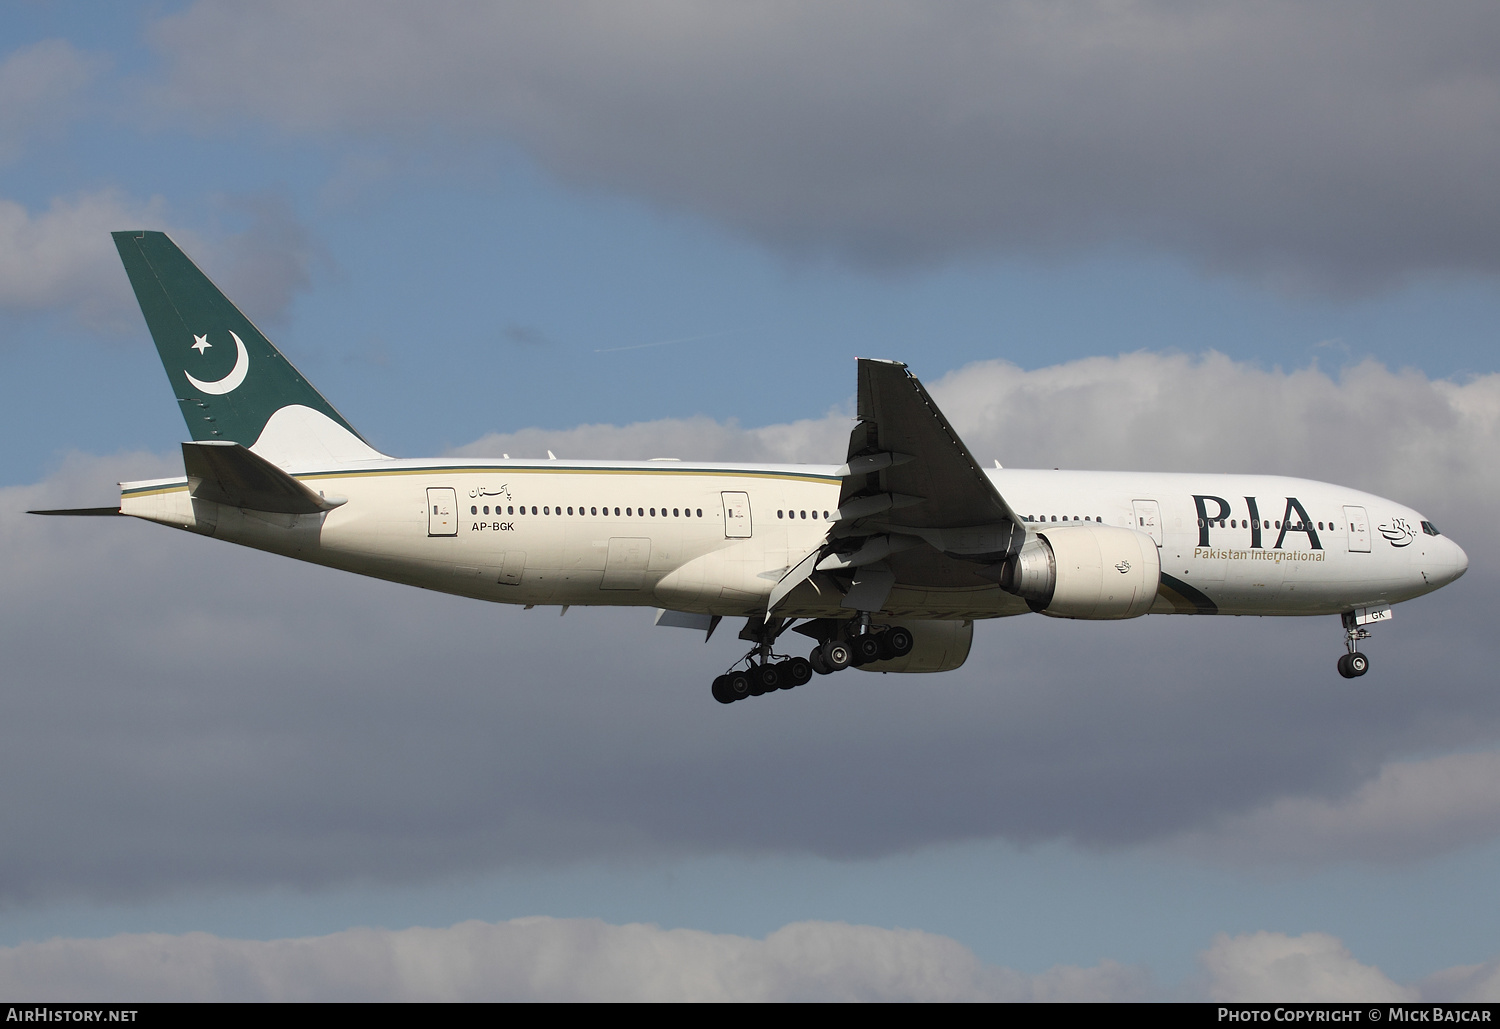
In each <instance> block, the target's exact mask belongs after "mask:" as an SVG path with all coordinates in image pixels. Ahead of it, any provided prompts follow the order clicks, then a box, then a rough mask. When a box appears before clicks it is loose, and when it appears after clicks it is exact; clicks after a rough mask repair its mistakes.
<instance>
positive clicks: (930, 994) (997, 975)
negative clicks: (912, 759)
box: [0, 918, 1150, 1001]
mask: <svg viewBox="0 0 1500 1029" xmlns="http://www.w3.org/2000/svg"><path fill="white" fill-rule="evenodd" d="M1149 988H1150V978H1149V976H1148V975H1147V974H1146V973H1145V972H1144V971H1143V970H1141V969H1138V968H1129V967H1126V966H1123V965H1120V964H1117V963H1115V962H1112V961H1104V962H1101V963H1100V964H1099V965H1097V966H1095V967H1093V968H1074V967H1067V966H1059V967H1057V968H1053V969H1050V970H1048V971H1046V972H1042V973H1040V974H1036V975H1026V974H1023V973H1020V972H1015V971H1012V970H1010V969H1006V968H999V967H995V966H991V965H985V964H983V963H982V962H981V961H980V960H979V959H978V958H976V957H975V956H974V954H973V953H972V952H971V951H969V950H968V949H967V948H966V947H964V946H962V945H961V944H959V943H957V942H955V941H954V940H951V939H948V938H947V937H943V936H936V935H933V934H931V933H925V932H919V931H916V930H909V929H881V928H875V927H872V926H856V925H845V924H843V923H837V922H797V923H793V924H791V925H788V926H785V927H783V928H781V929H778V930H777V931H776V932H774V933H772V934H771V935H769V936H768V937H766V939H764V940H755V939H749V938H746V937H742V936H729V935H722V934H714V933H706V932H699V931H696V930H691V929H662V928H660V927H658V926H654V925H618V926H617V925H609V924H606V923H604V922H601V921H598V920H597V919H558V918H521V919H515V920H513V921H510V922H500V923H498V924H490V923H485V922H472V921H471V922H463V923H461V924H459V925H455V926H452V927H451V928H447V929H422V928H414V929H402V930H396V931H391V930H385V929H350V930H347V931H344V932H339V933H334V934H332V935H329V936H321V937H316V938H310V939H294V940H271V941H267V942H259V941H253V940H234V939H224V938H221V937H216V936H212V935H209V934H207V933H189V934H186V935H182V936H169V935H165V934H145V935H122V936H115V937H112V938H110V939H104V940H67V939H59V940H49V941H47V942H44V943H28V944H23V945H21V946H18V947H10V948H3V949H0V992H3V993H6V994H9V995H11V996H21V995H25V996H27V997H30V998H35V999H41V1000H104V999H107V1000H111V1001H168V1000H173V1001H330V1000H359V1001H517V1000H539V1001H798V1000H801V1001H809V1000H822V1001H962V1000H968V1001H993V1000H1085V1001H1120V1000H1140V999H1143V998H1144V996H1145V995H1146V993H1147V991H1148V989H1149Z"/></svg>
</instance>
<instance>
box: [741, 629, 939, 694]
mask: <svg viewBox="0 0 1500 1029" xmlns="http://www.w3.org/2000/svg"><path fill="white" fill-rule="evenodd" d="M790 625H791V620H790V619H773V620H772V621H771V622H767V623H758V621H757V619H754V618H752V619H750V620H749V621H748V622H747V623H746V625H745V629H744V631H743V632H741V633H740V638H741V639H747V640H751V641H753V642H754V643H755V646H754V647H753V648H752V649H751V650H750V652H749V653H748V654H746V655H745V656H744V657H742V658H740V661H743V662H745V665H746V667H745V668H743V669H740V670H734V669H731V670H730V671H728V672H725V673H724V674H723V675H721V676H719V677H718V678H717V679H715V680H714V684H713V695H714V699H715V700H717V701H718V702H719V703H721V704H733V703H734V702H735V701H736V700H743V699H744V698H746V697H758V696H760V695H761V694H763V693H771V692H774V691H776V690H789V689H792V688H794V687H797V686H801V685H803V684H805V683H806V682H808V681H809V680H810V679H812V677H813V673H814V672H817V673H818V674H819V675H832V674H833V673H834V672H841V671H843V670H844V669H845V668H848V667H849V666H850V665H865V664H869V663H870V662H872V661H889V660H891V659H893V658H898V657H905V656H906V655H907V654H910V653H911V648H912V646H913V644H914V643H915V642H916V641H915V640H914V639H913V637H912V634H911V632H910V631H909V630H907V629H905V628H903V627H901V626H899V625H893V626H889V627H881V626H872V625H871V624H870V620H869V616H868V615H863V616H861V617H860V618H858V619H852V620H850V621H848V622H836V621H834V620H832V619H820V620H819V621H818V622H815V623H811V624H810V625H807V626H803V627H801V628H799V629H798V631H799V632H807V633H808V634H809V635H814V638H816V639H818V640H819V641H820V642H819V643H818V645H817V646H816V647H814V648H813V650H812V653H811V654H809V655H808V656H807V657H805V658H803V657H790V658H782V659H780V660H778V659H776V656H775V654H774V653H773V652H772V647H773V646H774V644H775V642H776V637H778V636H780V635H781V634H782V633H783V632H785V631H786V629H787V628H788V626H790ZM809 630H812V631H811V632H809ZM735 664H736V665H737V664H739V661H736V662H735Z"/></svg>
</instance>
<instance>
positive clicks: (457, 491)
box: [31, 230, 1468, 704]
mask: <svg viewBox="0 0 1500 1029" xmlns="http://www.w3.org/2000/svg"><path fill="white" fill-rule="evenodd" d="M113 238H114V241H115V245H116V248H117V249H118V250H119V253H120V258H121V260H122V261H123V263H124V266H125V271H126V274H127V276H128V277H129V279H130V284H131V286H132V287H133V289H134V291H135V295H136V299H137V300H138V301H139V303H140V307H141V312H142V314H143V315H144V317H145V320H146V326H147V328H148V329H149V331H150V333H151V337H152V339H153V340H154V341H155V343H156V348H157V351H158V353H159V355H160V357H161V360H162V363H163V365H164V367H165V368H166V372H167V378H168V380H170V382H171V385H172V390H173V393H174V395H175V396H176V398H177V402H178V404H179V406H180V407H181V410H182V414H183V417H184V419H185V420H186V421H187V425H188V430H189V434H190V435H191V436H192V441H191V442H186V443H183V444H182V457H183V470H184V474H183V475H180V476H177V477H174V478H167V479H153V480H149V481H141V482H124V483H121V484H120V502H119V505H118V506H117V507H106V508H83V509H68V510H47V511H35V512H31V513H34V514H46V515H124V516H130V517H134V518H140V519H144V520H146V521H151V522H157V523H160V524H162V525H168V526H172V527H173V528H177V529H184V530H187V531H189V532H196V533H200V534H203V535H207V536H213V537H215V538H217V539H221V540H227V541H229V542H231V543H238V544H240V545H242V546H248V547H254V548H256V549H258V550H266V551H270V552H271V553H275V554H282V555H284V556H286V557H292V558H296V559H298V560H301V561H310V562H313V563H316V564H321V565H326V566H329V567H332V568H340V569H343V570H345V571H350V572H355V573H357V574H361V575H369V576H375V577H377V578H381V579H388V580H391V581H393V582H400V583H406V584H409V585H413V586H419V587H422V588H424V589H430V590H437V591H440V592H443V593H452V594H457V595H460V596H465V597H472V598H475V599H478V600H487V601H491V602H495V603H503V604H518V605H522V606H524V607H526V608H532V607H536V606H538V605H548V606H551V605H557V606H560V607H561V608H562V609H563V611H564V613H565V612H566V611H567V609H568V608H569V607H570V606H582V605H608V606H624V607H649V608H655V609H657V614H656V623H657V624H658V625H665V626H677V627H685V628H695V629H699V630H701V631H703V632H704V633H705V637H704V638H705V639H707V638H709V637H711V636H712V635H713V632H714V629H715V628H716V627H717V626H718V624H719V623H720V621H721V620H722V619H724V618H743V619H744V620H745V625H744V628H743V629H742V630H741V632H740V638H741V639H743V640H745V641H746V642H748V643H749V644H751V647H750V649H749V650H748V652H747V653H746V654H745V655H744V656H743V657H741V658H740V659H739V660H738V661H736V662H735V663H734V664H732V665H731V666H730V668H729V670H728V671H726V672H725V673H724V674H722V675H720V676H718V677H717V678H716V679H715V680H714V681H713V684H712V688H711V693H712V695H713V697H714V698H715V699H716V700H718V701H720V702H721V703H725V704H729V703H733V702H735V701H738V700H742V699H744V698H746V697H750V696H761V695H763V694H765V693H769V692H773V691H777V690H786V689H792V688H795V687H797V686H800V685H803V684H805V683H807V682H809V681H811V679H812V677H813V675H815V674H823V675H827V674H832V673H835V672H839V671H842V670H844V669H847V668H850V667H854V668H859V669H861V670H863V671H867V672H907V673H916V672H941V671H948V670H951V669H955V668H958V667H959V666H961V665H962V664H963V663H964V662H965V661H966V660H967V659H968V655H969V650H970V646H971V643H972V640H973V632H974V623H975V622H976V621H978V620H981V619H987V618H1003V617H1009V616H1013V615H1022V614H1028V613H1040V614H1043V615H1048V616H1052V617H1058V618H1074V619H1093V620H1114V619H1124V618H1138V617H1141V616H1143V615H1147V614H1187V615H1284V616H1291V615H1298V616H1312V615H1337V616H1339V618H1340V621H1341V624H1342V628H1343V634H1344V645H1345V653H1344V654H1343V655H1342V656H1341V657H1340V658H1339V660H1338V671H1339V673H1340V674H1341V675H1342V676H1344V677H1345V678H1355V677H1358V676H1362V675H1364V674H1365V673H1366V672H1367V671H1368V670H1369V658H1368V657H1367V655H1366V654H1365V653H1363V652H1362V651H1360V650H1359V646H1358V645H1359V643H1360V642H1361V641H1362V640H1365V639H1367V638H1369V636H1370V631H1369V628H1368V627H1369V626H1371V625H1374V624H1378V623H1381V622H1385V621H1389V620H1390V619H1391V616H1392V611H1391V608H1392V605H1394V604H1397V603H1399V602H1401V601H1405V600H1410V599H1412V598H1414V597H1418V596H1421V595H1423V594H1425V593H1431V592H1432V591H1433V590H1436V589H1438V588H1440V587H1442V586H1444V585H1446V584H1447V583H1450V582H1452V581H1454V580H1455V579H1457V578H1458V577H1459V576H1461V575H1463V573H1464V571H1465V570H1466V569H1467V567H1468V557H1467V556H1466V555H1465V554H1464V552H1463V550H1462V549H1461V548H1460V547H1459V546H1458V544H1456V543H1454V542H1453V541H1452V540H1450V539H1448V538H1447V537H1446V536H1443V535H1442V534H1441V533H1440V532H1439V531H1438V529H1437V527H1436V526H1435V525H1434V524H1433V523H1432V522H1431V521H1430V520H1428V519H1427V518H1425V517H1424V516H1423V515H1422V514H1420V513H1419V512H1417V511H1415V510H1413V509H1411V508H1409V507H1406V506H1404V505H1402V504H1398V503H1396V502H1394V501H1391V500H1385V499H1383V498H1381V497H1377V496H1373V495H1371V494H1368V493H1363V492H1360V491H1358V490H1353V489H1348V488H1345V487H1342V486H1335V485H1331V484H1328V483H1322V482H1313V481H1310V480H1306V479H1296V478H1285V477H1280V476H1270V475H1231V474H1181V473H1170V474H1169V473H1134V472H1090V471H1056V470H1024V469H1011V468H1002V467H1001V466H1000V464H999V462H996V465H995V467H994V468H993V469H987V468H984V467H982V466H981V465H980V464H979V462H978V461H976V460H975V458H974V456H973V454H972V453H970V451H969V449H968V447H966V446H965V445H964V442H963V440H962V439H960V438H959V436H958V433H956V432H955V431H954V429H953V427H952V425H951V424H950V423H949V422H948V420H947V418H945V417H944V416H943V413H942V411H940V410H939V409H938V406H937V404H935V403H934V402H933V400H932V397H931V396H930V395H929V394H928V393H927V391H926V389H924V388H923V386H922V384H921V382H920V381H918V379H917V378H916V376H914V375H913V374H912V373H911V372H910V371H909V370H908V369H907V367H906V365H904V364H901V363H899V362H894V361H879V360H871V359H860V360H859V361H858V364H857V372H858V374H857V389H858V393H857V419H856V424H855V427H854V429H853V431H852V432H851V434H850V437H849V446H848V450H847V453H846V454H845V456H844V460H843V462H842V463H841V464H828V465H797V464H727V463H710V462H699V461H683V460H675V459H656V460H650V461H568V460H559V459H556V458H555V457H553V455H552V454H551V453H550V451H549V453H548V458H547V459H546V460H518V459H511V458H510V457H509V456H506V457H505V458H503V459H499V460H491V459H472V458H462V459H456V458H431V459H421V460H412V459H401V458H393V457H389V456H387V455H385V454H382V453H380V452H378V451H377V450H375V449H374V448H373V447H371V446H370V444H369V443H368V442H367V441H366V440H365V438H364V437H363V436H361V435H360V434H359V433H358V432H357V431H356V430H355V429H354V427H353V426H352V425H350V424H349V422H348V421H347V420H346V419H345V418H344V417H343V416H342V415H340V414H339V413H338V411H336V410H335V409H334V408H333V406H332V405H331V404H329V403H328V401H327V400H325V399H324V397H323V395H322V394H321V393H319V392H318V391H317V390H316V389H315V388H314V387H313V386H312V384H311V383H309V382H308V381H307V380H306V379H305V378H303V377H302V375H301V374H300V373H299V372H298V371H297V370H296V368H294V367H293V366H292V365H291V363H290V362H289V361H287V359H286V358H285V357H284V356H283V355H282V354H281V352H280V351H279V350H277V349H276V347H275V346H273V345H272V344H271V342H270V340H269V339H267V338H266V336H265V335H264V334H263V333H262V332H261V331H260V330H259V329H257V328H256V327H255V325H254V324H252V323H251V321H250V320H249V319H248V318H246V317H245V315H244V314H242V313H241V312H240V310H239V309H238V308H237V307H236V306H235V305H234V304H233V303H232V302H230V300H229V299H228V298H227V297H226V296H225V295H224V294H223V293H222V292H221V291H220V290H219V289H218V287H216V286H215V285H214V284H213V282H212V281H210V280H209V278H208V277H207V276H206V275H205V274H204V273H203V272H202V271H200V270H199V268H198V267H197V266H196V265H195V264H194V263H193V262H192V260H190V259H189V258H188V257H187V255H186V254H184V253H183V252H182V250H181V249H179V248H178V247H177V245H176V244H175V243H174V242H173V241H172V240H171V239H170V238H169V237H168V236H167V235H166V234H165V233H162V232H150V231H141V230H136V231H128V232H116V233H113ZM789 629H790V630H794V631H795V632H796V633H798V634H800V635H802V636H804V637H805V638H807V639H809V640H810V641H811V642H812V643H813V644H814V645H813V647H812V649H811V651H810V652H809V653H808V655H807V656H806V657H802V656H788V655H787V654H785V652H780V653H779V652H778V650H777V645H778V643H779V642H780V641H781V639H782V637H783V635H784V634H785V633H786V632H787V630H789ZM741 666H743V667H741Z"/></svg>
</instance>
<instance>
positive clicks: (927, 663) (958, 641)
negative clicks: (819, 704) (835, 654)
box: [851, 621, 974, 672]
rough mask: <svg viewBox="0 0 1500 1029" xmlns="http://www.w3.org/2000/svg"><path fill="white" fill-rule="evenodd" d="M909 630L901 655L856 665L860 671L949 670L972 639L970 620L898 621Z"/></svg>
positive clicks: (965, 656) (963, 658)
mask: <svg viewBox="0 0 1500 1029" xmlns="http://www.w3.org/2000/svg"><path fill="white" fill-rule="evenodd" d="M901 624H902V625H903V626H904V627H905V628H906V631H907V632H909V633H911V637H912V648H911V650H910V652H908V653H907V654H906V655H905V656H904V657H894V658H891V659H890V660H889V661H871V662H870V663H869V664H867V665H857V666H851V667H857V668H858V669H859V670H860V671H861V672H951V671H953V669H955V668H958V667H959V666H961V665H962V664H963V663H964V662H965V661H967V660H968V659H969V647H970V646H972V645H973V643H974V623H973V622H970V621H917V622H906V621H903V622H902V623H901Z"/></svg>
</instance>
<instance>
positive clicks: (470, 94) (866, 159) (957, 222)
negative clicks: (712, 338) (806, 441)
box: [153, 0, 1500, 286]
mask: <svg viewBox="0 0 1500 1029" xmlns="http://www.w3.org/2000/svg"><path fill="white" fill-rule="evenodd" d="M1497 17H1500V16H1497V14H1496V12H1495V10H1494V8H1493V6H1492V5H1489V4H1486V3H1483V2H1469V3H1454V4H1447V5H1444V6H1443V8H1442V9H1441V10H1440V11H1430V10H1424V11H1422V12H1420V13H1418V12H1416V11H1414V10H1411V9H1409V8H1406V7H1404V6H1403V5H1400V4H1375V5H1371V4H1368V3H1363V2H1357V0H1344V2H1333V3H1324V4H1318V5H1306V4H1298V3H1294V2H1290V0H1278V2H1270V3H1264V4H1258V5H1256V6H1255V7H1254V8H1253V9H1251V8H1246V7H1243V6H1241V5H1235V4H1227V3H1226V4H1208V5H1201V4H1200V5H1194V6H1192V7H1190V8H1184V7H1183V6H1182V5H1180V4H1176V3H1171V2H1169V0H1133V2H1128V3H1099V2H1094V0H1075V2H1064V3H1059V2H1054V0H1031V2H1027V0H1018V2H1012V3H1006V4H977V5H975V4H970V5H940V6H936V7H932V6H912V5H909V4H902V3H896V2H886V3H881V2H873V3H872V2H868V0H858V2H848V3H823V4H817V5H806V4H794V3H761V4H756V5H724V4H716V5H702V4H691V3H680V2H657V3H637V4H630V5H619V4H611V3H607V2H605V3H589V2H580V3H572V4H550V5H541V6H538V5H534V4H488V3H487V4H478V3H473V4H449V5H445V6H444V7H443V8H441V9H440V10H436V11H429V10H425V9H424V10H422V11H420V12H418V11H416V10H414V9H412V8H411V7H409V6H408V5H404V4H399V3H384V4H379V3H370V2H365V3H360V4H358V5H339V4H319V5H305V4H295V3H289V2H282V3H272V4H258V5H253V6H245V5H237V4H227V3H222V2H217V0H205V2H201V3H198V4H196V5H194V6H193V7H192V8H190V9H188V10H187V11H184V12H182V13H180V14H175V15H172V16H169V17H166V18H163V19H161V20H160V21H159V22H157V23H156V25H155V27H154V36H155V39H156V42H157V44H158V46H159V47H160V49H161V50H162V52H163V53H164V55H165V57H166V61H167V69H166V72H165V77H164V81H163V82H162V83H160V84H159V86H158V89H159V95H158V96H157V97H156V98H155V99H154V101H153V105H154V106H155V107H160V108H163V109H169V110H172V111H173V112H174V113H173V115H172V116H173V117H181V113H180V112H182V111H188V112H191V113H193V114H196V115H198V116H199V117H201V118H203V119H205V120H207V121H210V122H217V123H219V124H232V123H233V120H234V119H238V118H243V117H246V116H249V117H252V118H258V119H264V120H266V121H268V122H270V123H271V124H274V125H276V126H278V127H280V128H282V129H284V130H287V131H291V132H296V133H306V134H316V135H325V136H326V135H327V134H329V133H331V132H332V133H337V132H356V133H372V134H375V135H377V136H380V137H383V138H389V139H393V140H398V141H402V143H403V144H404V145H410V144H411V142H412V141H413V140H416V141H419V145H421V146H422V147H424V148H427V147H430V146H431V145H432V144H433V142H434V141H435V140H436V139H441V137H443V136H444V135H446V136H447V137H448V139H449V140H450V141H462V142H461V143H460V144H459V145H461V146H462V145H467V144H469V143H471V142H472V141H474V140H481V141H486V140H487V141H496V140H499V141H505V142H507V143H518V144H519V145H520V146H521V147H523V148H524V149H526V150H527V151H528V152H530V153H531V154H532V155H534V156H535V157H536V158H537V159H538V160H540V161H541V162H542V163H543V164H545V165H547V166H548V167H550V168H551V169H553V170H554V171H555V172H557V173H558V174H560V175H562V176H563V177H565V178H567V179H569V180H571V181H573V182H576V183H581V184H584V185H587V186H591V187H592V186H603V187H605V188H609V189H614V190H620V191H624V192H628V193H633V194H635V195H638V196H641V197H643V198H645V199H647V200H648V201H650V202H653V203H656V204H660V205H662V206H664V207H669V208H674V209H686V210H689V211H693V212H696V213H698V214H701V215H704V216H706V217H709V218H712V219H715V220H718V221H720V222H724V223H727V224H729V225H732V226H734V227H736V228H738V229H741V230H743V231H745V232H747V233H749V234H750V235H752V236H755V237H757V238H760V239H762V240H766V241H768V242H770V243H772V244H774V245H777V246H781V247H785V248H789V249H791V250H795V251H806V250H813V251H833V252H837V253H841V254H844V255H847V256H850V257H853V258H854V259H856V260H859V261H864V262H869V263H875V264H891V263H895V264H901V263H906V262H911V261H920V260H924V259H929V258H939V259H945V258H950V257H953V256H957V255H962V254H966V253H969V252H973V251H999V252H1005V253H1022V254H1027V255H1032V256H1037V255H1050V254H1054V253H1056V252H1059V251H1064V252H1067V251H1077V250H1087V249H1090V248H1096V247H1101V246H1109V245H1113V244H1118V243H1121V242H1124V243H1126V244H1143V245H1145V246H1147V247H1155V248H1160V249H1164V250H1168V251H1172V252H1176V253H1181V254H1186V255H1188V256H1189V257H1191V258H1194V259H1198V260H1201V261H1204V262H1206V263H1208V264H1209V265H1211V266H1215V267H1219V268H1229V269H1233V270H1235V271H1239V272H1245V273H1248V274H1252V275H1265V276H1269V277H1270V278H1271V279H1273V280H1275V281H1279V282H1283V283H1288V284H1292V285H1299V284H1300V285H1306V284H1308V283H1309V282H1310V283H1313V284H1321V285H1329V284H1334V285H1351V284H1352V285H1357V286H1369V285H1371V284H1378V283H1380V282H1382V281H1383V280H1384V279H1386V278H1388V277H1391V276H1399V275H1402V274H1405V273H1408V272H1412V271H1433V270H1436V271H1445V270H1452V269H1458V270H1465V271H1480V272H1483V273H1486V274H1493V273H1495V272H1496V271H1497V270H1500V247H1497V244H1496V240H1497V239H1500V232H1497V231H1496V230H1497V219H1500V213H1497V211H1496V209H1495V205H1494V204H1493V203H1492V202H1491V199H1492V194H1493V189H1492V183H1493V182H1494V181H1495V179H1496V176H1497V174H1500V143H1497V136H1496V134H1495V126H1496V122H1497V118H1500V61H1497V59H1496V57H1495V55H1494V53H1493V52H1492V50H1491V49H1487V48H1484V47H1483V46H1481V45H1479V44H1478V41H1479V40H1481V39H1485V38H1490V37H1492V36H1493V35H1494V33H1495V31H1496V18H1497Z"/></svg>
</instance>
